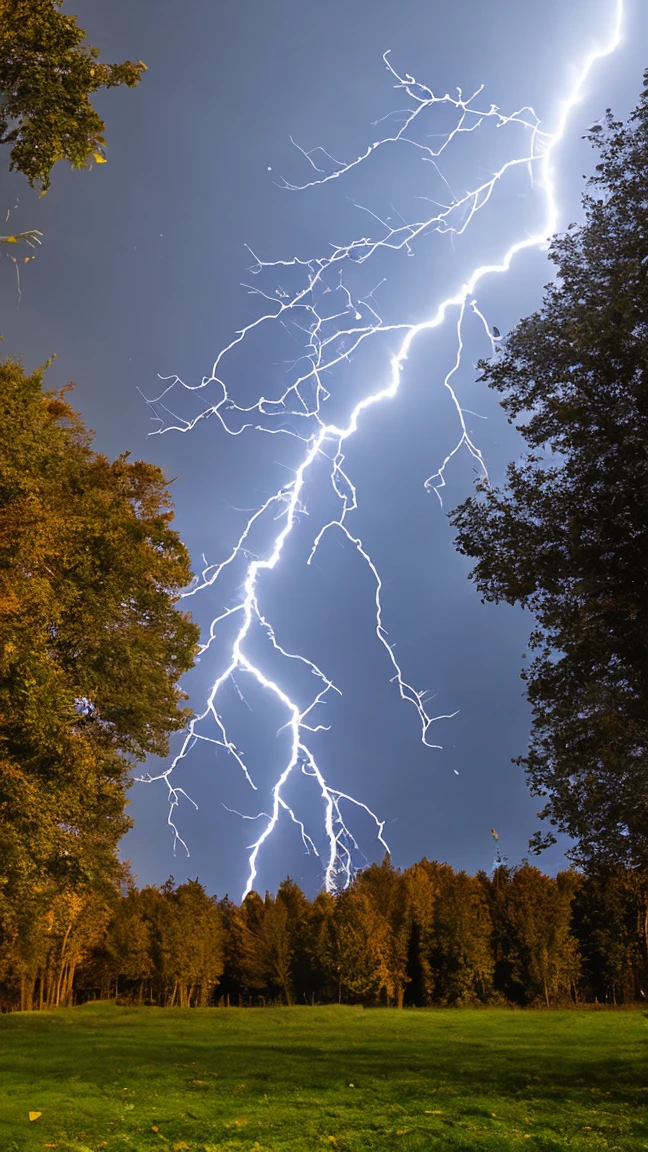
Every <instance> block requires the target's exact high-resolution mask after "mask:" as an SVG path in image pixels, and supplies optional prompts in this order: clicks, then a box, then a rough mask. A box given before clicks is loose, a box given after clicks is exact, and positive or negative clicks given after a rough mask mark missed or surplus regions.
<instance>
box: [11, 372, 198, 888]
mask: <svg viewBox="0 0 648 1152" xmlns="http://www.w3.org/2000/svg"><path fill="white" fill-rule="evenodd" d="M42 378H43V373H42V372H36V373H34V374H33V375H32V376H26V375H25V373H24V371H23V368H22V366H21V365H20V364H19V363H16V362H14V361H6V362H5V363H3V364H0V414H1V415H0V861H1V862H2V863H1V864H0V874H2V875H0V890H1V888H2V880H3V879H4V881H5V883H8V884H9V885H10V886H11V885H12V884H16V883H22V882H24V883H26V884H29V885H31V886H32V887H33V885H34V884H36V883H37V882H41V881H42V882H45V881H48V882H49V881H53V882H55V883H57V884H58V883H61V884H62V885H63V886H68V885H71V886H72V887H75V886H77V885H79V884H80V885H82V886H83V885H84V884H86V883H88V884H93V883H95V881H97V880H98V879H101V877H102V876H107V875H110V874H111V873H112V874H113V875H114V874H115V864H116V861H115V856H114V852H115V848H116V845H117V842H118V841H119V839H120V837H121V836H122V835H123V833H124V832H125V831H126V829H127V827H128V825H129V821H128V820H127V818H126V817H125V814H124V808H125V790H126V788H127V784H128V769H129V767H130V766H131V764H132V763H133V762H134V761H137V760H143V759H144V757H145V756H146V755H147V754H149V753H154V754H157V755H164V754H165V753H166V752H167V750H168V737H169V733H171V732H173V731H177V730H178V729H181V728H182V727H183V726H184V725H185V723H186V721H187V715H188V713H187V710H186V709H185V708H183V706H182V702H183V700H184V699H185V697H184V694H183V693H182V692H181V691H180V689H179V688H178V680H179V678H180V676H181V675H182V674H183V673H184V672H185V671H186V670H187V669H188V668H190V667H191V666H192V664H193V660H194V655H195V651H196V643H197V639H198V628H197V626H196V625H195V624H193V623H192V622H191V619H190V617H189V615H188V614H186V613H183V612H181V611H179V610H178V608H177V606H176V602H177V599H178V596H179V592H180V590H181V589H182V587H183V586H184V585H186V584H187V582H188V581H189V579H190V577H191V572H190V567H189V557H188V554H187V551H186V549H185V547H184V545H183V544H182V543H181V541H180V540H179V538H178V535H177V533H175V532H174V531H172V530H171V528H170V526H169V525H170V521H171V519H172V516H173V513H172V511H171V502H170V497H169V493H168V490H167V486H166V482H165V479H164V476H163V474H162V472H161V471H160V469H159V468H157V467H155V466H153V465H151V464H146V463H143V462H142V461H136V462H131V461H129V460H128V458H127V456H126V455H123V456H120V457H119V458H118V459H117V460H115V461H114V462H112V463H111V462H110V461H109V460H108V459H106V457H105V456H102V455H99V454H97V453H95V452H93V451H92V449H91V447H90V444H91V436H90V434H89V432H88V431H87V430H86V429H85V428H84V426H83V424H82V422H81V419H80V417H79V416H78V415H77V414H76V413H75V412H74V411H73V409H72V408H71V407H70V405H69V404H68V402H67V400H66V397H65V390H64V392H62V393H55V392H43V391H42Z"/></svg>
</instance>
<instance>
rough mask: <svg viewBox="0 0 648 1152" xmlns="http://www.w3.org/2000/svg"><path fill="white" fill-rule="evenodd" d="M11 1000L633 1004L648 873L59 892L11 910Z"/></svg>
mask: <svg viewBox="0 0 648 1152" xmlns="http://www.w3.org/2000/svg"><path fill="white" fill-rule="evenodd" d="M0 933H1V936H0V939H1V945H0V1002H1V1004H2V1008H3V1010H5V1011H8V1010H20V1009H22V1010H31V1009H39V1008H40V1009H43V1008H52V1007H55V1006H70V1005H73V1004H77V1003H83V1002H85V1001H87V1000H91V999H115V998H116V999H117V1000H118V1001H120V1002H122V1003H135V1004H154V1005H158V1006H160V1007H173V1006H179V1007H184V1008H187V1007H205V1006H210V1005H224V1006H249V1005H255V1006H262V1005H266V1004H286V1005H292V1004H322V1003H345V1004H363V1005H384V1006H387V1007H388V1006H394V1007H399V1008H402V1007H404V1006H414V1007H426V1006H434V1005H439V1006H444V1005H458V1006H461V1005H478V1004H484V1005H500V1006H504V1005H517V1006H519V1007H540V1006H542V1007H546V1008H553V1007H558V1006H561V1005H568V1004H587V1003H597V1002H598V1003H601V1004H610V1005H615V1004H616V1005H620V1004H631V1003H633V1002H635V1001H641V1000H643V999H644V998H645V995H646V991H647V990H648V878H647V877H646V876H645V874H643V875H641V874H639V873H638V872H636V871H633V870H630V869H625V868H621V867H618V868H616V869H615V870H613V871H611V872H607V873H606V874H601V875H598V876H596V875H590V876H585V875H584V874H582V873H579V872H577V871H575V870H573V869H570V870H568V871H564V872H560V873H558V875H557V876H555V877H550V876H546V875H544V874H543V873H542V872H541V871H540V870H539V869H538V868H536V867H534V866H532V865H530V864H529V863H527V862H524V863H523V864H522V865H520V866H518V867H509V866H508V865H507V864H506V863H505V862H504V861H500V862H499V863H498V864H497V866H496V867H495V868H494V869H493V871H492V873H491V874H487V873H486V872H478V873H477V875H476V876H470V875H468V874H467V873H466V872H462V871H455V869H453V868H452V867H451V866H450V865H449V864H443V863H438V862H437V861H429V860H427V859H423V860H421V861H420V862H419V863H417V864H413V865H412V866H411V867H409V868H407V869H405V870H404V871H400V870H398V869H395V868H394V867H393V866H392V863H391V860H390V859H389V857H385V859H384V860H383V862H382V864H373V865H371V867H368V868H367V869H365V870H364V871H362V872H360V873H359V874H358V875H357V876H356V877H355V879H354V880H353V882H352V883H351V884H350V886H349V887H348V888H347V889H346V890H344V891H343V892H340V893H337V894H335V895H333V894H331V893H328V892H320V893H319V895H317V896H316V897H315V898H314V899H312V900H310V899H308V898H307V896H306V895H305V894H304V893H303V892H302V890H301V889H300V888H299V886H298V885H297V884H296V883H295V882H294V881H293V880H291V879H289V878H288V879H286V880H284V881H283V883H282V884H280V886H279V889H278V891H277V894H276V896H274V897H273V896H272V895H270V894H269V893H266V895H265V898H262V897H261V896H260V895H259V894H258V893H256V892H252V893H250V894H249V895H248V896H247V897H246V898H245V899H244V900H243V902H242V903H241V904H240V905H237V904H235V903H234V902H233V901H231V900H230V899H229V898H228V897H227V896H226V897H225V898H224V899H221V900H218V899H217V898H216V897H215V896H213V897H212V896H208V895H207V893H206V891H205V889H204V887H203V886H202V885H201V884H200V883H199V881H198V880H197V879H196V880H187V881H186V883H183V884H180V885H178V886H176V885H175V884H174V882H173V879H172V878H171V879H169V881H167V883H166V884H164V885H162V886H161V887H154V886H147V887H144V888H142V889H138V888H137V887H136V886H135V885H134V884H133V883H132V882H130V883H128V884H125V885H124V886H123V889H122V891H121V892H120V893H119V894H118V893H116V892H115V893H114V894H113V896H112V897H109V896H108V895H107V894H104V895H103V896H101V895H99V894H98V893H97V891H96V890H92V889H88V890H87V891H86V892H85V893H80V892H78V891H77V892H70V891H68V892H65V893H63V892H62V893H59V894H57V895H56V896H55V898H54V899H53V900H47V899H43V900H42V901H41V903H40V906H38V907H36V906H34V904H33V903H32V905H31V907H30V909H29V910H28V911H25V914H24V915H23V916H22V918H21V916H20V915H18V916H14V917H13V918H12V917H7V916H5V917H4V919H3V920H2V921H1V923H0Z"/></svg>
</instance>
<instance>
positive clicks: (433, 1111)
mask: <svg viewBox="0 0 648 1152" xmlns="http://www.w3.org/2000/svg"><path fill="white" fill-rule="evenodd" d="M425 1115H426V1116H443V1112H442V1111H441V1109H440V1108H426V1109H425Z"/></svg>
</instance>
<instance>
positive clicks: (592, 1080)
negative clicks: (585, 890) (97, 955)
mask: <svg viewBox="0 0 648 1152" xmlns="http://www.w3.org/2000/svg"><path fill="white" fill-rule="evenodd" d="M30 1111H31V1112H40V1113H41V1116H40V1117H39V1118H38V1119H35V1120H32V1121H30V1119H29V1112H30ZM42 1148H58V1149H60V1152H70V1150H72V1149H74V1150H75V1152H82V1150H83V1152H88V1150H91V1152H99V1149H107V1150H108V1152H118V1150H125V1149H137V1150H139V1149H147V1150H148V1149H156V1150H159V1152H162V1150H163V1149H167V1150H168V1152H171V1150H174V1152H225V1150H227V1152H234V1150H241V1152H302V1150H303V1152H311V1150H312V1152H316V1150H317V1149H325V1148H328V1149H329V1150H330V1149H338V1152H366V1150H369V1149H380V1150H382V1149H398V1150H399V1152H410V1150H413V1149H417V1150H421V1152H422V1150H425V1152H434V1150H438V1152H454V1150H455V1149H470V1150H471V1152H481V1150H483V1152H509V1150H512V1149H570V1150H573V1152H581V1150H585V1149H588V1150H589V1149H598V1148H609V1149H623V1150H624V1152H625V1150H626V1149H627V1152H639V1150H640V1149H648V1015H647V1014H646V1013H643V1012H641V1011H627V1012H607V1011H601V1012H586V1011H584V1012H576V1011H565V1012H547V1013H544V1012H527V1013H524V1012H514V1011H505V1010H496V1009H493V1010H481V1011H479V1010H477V1011H471V1010H451V1009H450V1010H431V1011H407V1010H406V1011H403V1012H398V1011H387V1010H380V1009H377V1010H370V1011H363V1010H362V1009H357V1008H344V1007H342V1008H337V1007H330V1008H284V1009H281V1008H279V1009H274V1008H268V1009H256V1010H255V1009H248V1010H245V1009H244V1010H237V1009H204V1010H197V1009H195V1010H193V1011H180V1010H171V1009H167V1010H158V1009H155V1008H151V1009H134V1008H133V1009H130V1008H118V1007H115V1006H114V1005H111V1004H107V1005H97V1004H93V1005H87V1006H85V1007H83V1008H76V1009H71V1010H62V1011H59V1012H51V1013H42V1014H36V1013H35V1014H33V1015H18V1014H16V1015H5V1016H2V1017H0V1150H1V1152H14V1150H15V1152H18V1150H19V1152H23V1150H25V1152H35V1150H36V1149H38V1150H40V1149H42Z"/></svg>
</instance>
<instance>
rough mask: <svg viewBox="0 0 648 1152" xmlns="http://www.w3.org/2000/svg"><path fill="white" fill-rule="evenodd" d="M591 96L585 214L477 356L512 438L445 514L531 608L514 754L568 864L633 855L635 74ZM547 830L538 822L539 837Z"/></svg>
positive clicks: (644, 613)
mask: <svg viewBox="0 0 648 1152" xmlns="http://www.w3.org/2000/svg"><path fill="white" fill-rule="evenodd" d="M644 80H645V89H644V92H643V93H642V96H641V100H640V103H639V105H638V107H637V109H636V110H635V112H634V113H633V115H632V116H631V117H630V120H629V121H628V123H627V124H623V123H620V122H618V121H615V120H614V119H613V117H612V115H611V113H610V111H609V110H608V113H607V116H606V121H605V126H603V127H602V126H599V125H597V126H595V127H594V128H592V129H591V130H590V132H589V133H588V138H589V139H590V140H591V142H592V143H593V145H594V147H595V148H597V149H598V151H599V154H600V161H599V163H598V165H597V168H596V174H595V176H594V177H593V178H592V179H591V180H590V181H589V184H588V188H589V191H588V193H587V194H586V195H585V196H584V199H583V203H584V209H585V223H584V224H583V226H582V227H580V228H579V229H577V230H576V231H568V232H567V233H566V234H564V235H561V236H558V237H556V238H554V241H553V243H552V246H551V251H550V256H551V259H552V260H553V262H554V264H555V265H556V268H557V280H556V282H555V283H552V284H550V285H548V286H547V288H546V290H545V296H544V301H543V304H542V307H541V308H540V310H539V311H538V312H536V313H535V314H534V315H532V316H530V317H528V318H527V319H525V320H523V321H522V322H521V323H520V324H519V325H518V326H517V327H516V328H515V330H514V331H513V332H511V334H510V335H509V336H508V337H507V338H506V340H505V342H504V346H503V350H502V352H501V353H500V354H498V355H497V356H496V357H495V358H494V359H492V360H491V361H489V362H486V363H482V364H480V368H481V369H482V371H483V376H482V379H484V380H485V381H486V382H487V383H488V385H489V387H491V388H494V389H496V390H497V391H498V392H500V393H502V395H503V400H502V402H501V403H502V407H503V408H504V410H505V411H506V412H507V414H508V417H509V421H510V422H512V421H513V420H517V421H519V423H518V429H519V431H520V432H521V434H522V436H523V438H524V440H525V441H526V444H527V446H528V452H527V454H526V455H525V456H524V457H523V458H522V459H521V460H520V461H518V462H516V463H513V464H510V465H509V467H508V471H507V479H506V484H505V486H504V487H503V488H502V489H491V488H489V487H487V486H486V485H485V484H479V485H478V486H477V487H478V492H477V495H476V496H474V497H471V498H470V499H468V500H466V501H465V503H464V504H462V505H461V506H460V507H459V508H457V509H456V510H455V511H454V512H453V513H452V514H451V517H450V519H451V523H452V524H453V525H454V526H455V528H456V529H457V546H458V548H459V551H460V552H462V553H464V554H465V555H467V556H471V557H473V558H474V559H476V561H477V563H476V565H475V568H474V569H473V572H472V574H471V575H472V578H473V580H474V582H475V584H476V585H477V588H478V589H479V591H480V592H481V594H482V596H483V597H484V599H485V600H490V601H494V602H498V601H506V602H508V603H510V604H520V605H522V606H523V607H525V608H527V609H529V611H530V612H531V613H532V614H533V615H534V617H535V620H536V623H537V627H536V629H535V630H534V632H533V634H532V637H531V647H532V649H533V650H534V653H535V655H534V659H533V661H532V662H531V664H530V666H529V667H528V668H527V670H526V672H525V673H524V675H523V679H525V681H526V684H527V693H528V698H529V701H530V704H531V707H532V715H533V725H532V735H531V742H530V747H529V751H528V753H527V755H526V756H525V757H520V760H519V761H518V762H519V763H521V764H523V765H524V766H525V769H526V773H527V777H528V780H529V783H530V786H531V789H532V792H533V794H534V795H539V796H544V797H546V798H547V803H546V806H545V807H544V809H543V811H542V813H541V815H542V817H543V818H549V820H550V823H551V824H553V825H554V826H555V827H556V828H558V829H560V830H561V831H563V832H567V833H569V834H570V835H571V836H572V837H574V839H575V841H576V848H575V849H574V853H573V854H574V857H575V858H576V859H579V860H581V861H585V862H587V861H589V862H593V861H598V862H606V863H612V862H621V863H626V864H629V865H641V866H644V867H645V866H646V865H647V864H648V592H647V580H648V72H646V74H645V78H644ZM553 839H554V837H553V835H552V834H551V833H549V834H548V835H546V836H542V835H541V834H540V833H537V834H536V836H535V837H534V839H533V840H532V842H531V843H532V846H533V847H534V848H535V849H536V850H540V849H541V848H542V847H544V846H546V844H547V843H550V842H551V841H552V840H553Z"/></svg>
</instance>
